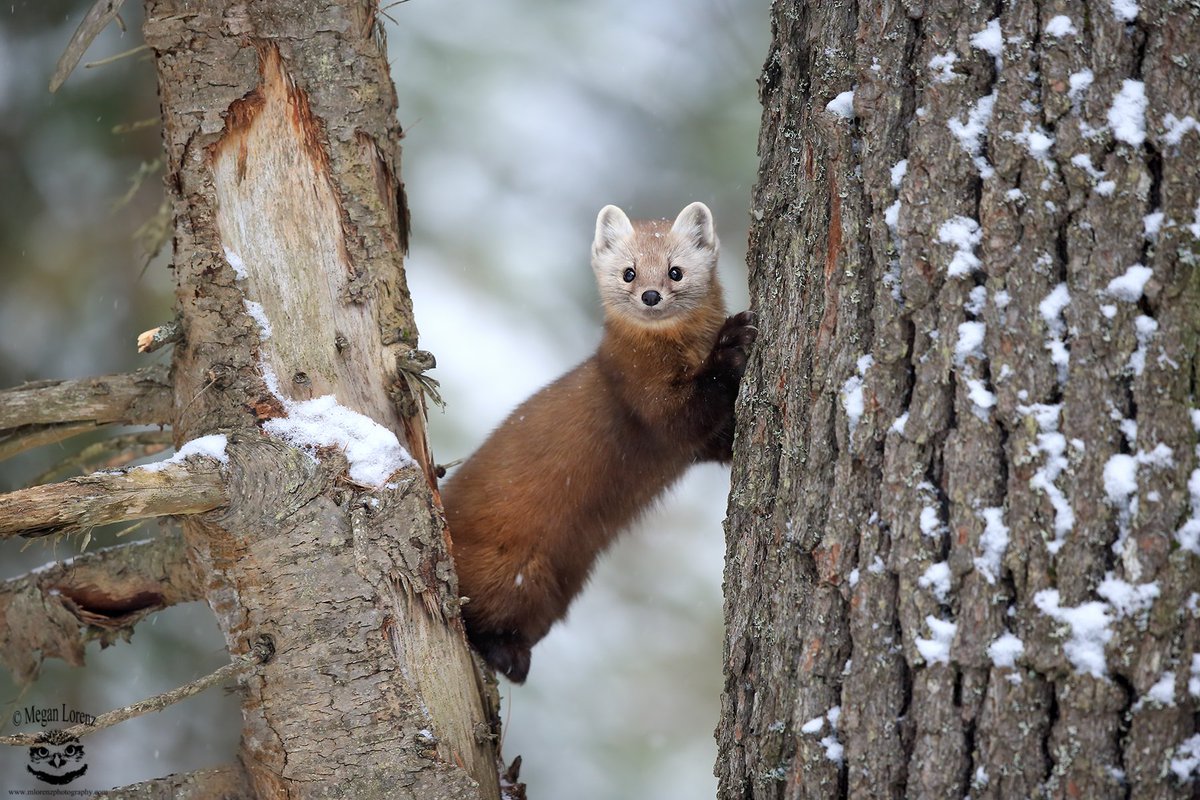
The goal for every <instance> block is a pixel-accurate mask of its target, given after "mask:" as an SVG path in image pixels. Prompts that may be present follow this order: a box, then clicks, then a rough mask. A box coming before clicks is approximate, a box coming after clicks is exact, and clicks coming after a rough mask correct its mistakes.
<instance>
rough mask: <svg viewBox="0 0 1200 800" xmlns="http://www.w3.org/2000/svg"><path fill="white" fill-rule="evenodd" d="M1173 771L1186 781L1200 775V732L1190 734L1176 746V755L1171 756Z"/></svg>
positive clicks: (1182, 780) (1176, 775)
mask: <svg viewBox="0 0 1200 800" xmlns="http://www.w3.org/2000/svg"><path fill="white" fill-rule="evenodd" d="M1171 772H1173V773H1175V777H1176V778H1178V779H1179V780H1180V781H1181V782H1184V783H1187V782H1190V781H1191V780H1192V779H1193V778H1194V777H1196V776H1197V775H1200V733H1197V734H1194V735H1192V736H1189V737H1188V738H1186V739H1184V740H1183V741H1182V742H1180V743H1179V746H1178V747H1176V748H1175V755H1174V756H1172V757H1171Z"/></svg>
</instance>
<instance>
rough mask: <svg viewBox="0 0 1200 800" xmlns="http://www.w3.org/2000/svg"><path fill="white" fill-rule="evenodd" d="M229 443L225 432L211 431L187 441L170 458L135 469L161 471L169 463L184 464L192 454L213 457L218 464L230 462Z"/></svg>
mask: <svg viewBox="0 0 1200 800" xmlns="http://www.w3.org/2000/svg"><path fill="white" fill-rule="evenodd" d="M227 444H229V439H228V438H226V436H225V434H223V433H210V434H209V435H207V436H200V437H198V438H196V439H192V440H191V441H190V442H187V443H186V444H184V445H183V446H182V447H180V448H179V449H178V450H177V451H175V455H173V456H171V457H170V458H164V459H162V460H161V461H152V462H150V463H149V464H142V465H141V466H139V467H134V469H140V470H145V471H146V472H160V471H161V470H163V469H165V468H166V466H167V465H168V464H182V463H183V462H184V461H186V460H187V459H188V458H189V457H190V456H203V457H204V458H211V459H212V460H213V461H216V462H217V463H218V464H228V463H229V456H227V455H226V454H225V446H226V445H227Z"/></svg>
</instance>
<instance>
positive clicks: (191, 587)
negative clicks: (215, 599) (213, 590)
mask: <svg viewBox="0 0 1200 800" xmlns="http://www.w3.org/2000/svg"><path fill="white" fill-rule="evenodd" d="M202 597H203V593H202V589H201V586H200V581H199V579H198V576H197V575H196V574H195V571H194V570H193V569H192V566H191V564H190V563H189V562H188V560H187V556H186V552H185V549H184V543H183V537H182V536H180V535H179V534H177V533H172V534H167V535H164V536H162V537H161V538H158V539H153V540H150V541H144V542H133V543H131V544H127V545H120V546H117V547H108V548H105V549H103V550H98V551H96V552H94V553H85V554H83V555H81V556H77V557H76V558H73V559H71V560H70V561H68V562H64V563H58V564H50V565H48V566H45V567H42V568H41V569H38V570H35V571H33V572H30V573H28V574H26V575H22V576H20V577H17V578H13V579H11V580H8V581H5V582H4V583H3V584H0V661H2V662H3V664H4V666H5V667H7V668H8V669H9V670H11V671H12V674H13V678H14V679H15V680H16V681H17V682H18V683H19V684H24V683H28V682H29V681H32V680H33V679H34V678H36V677H37V673H38V669H39V668H40V667H41V664H42V661H43V659H46V658H50V657H54V658H61V659H63V660H64V661H66V662H67V663H68V664H70V665H72V666H75V667H81V666H83V653H84V647H85V645H86V644H87V642H88V641H89V640H90V639H92V638H98V639H99V640H100V641H101V643H103V644H107V643H108V642H111V641H113V640H115V639H116V638H118V637H128V636H129V635H130V634H131V633H132V632H133V626H134V625H136V624H137V623H138V622H140V621H141V620H143V619H145V618H146V617H147V616H148V615H150V614H152V613H153V612H155V611H159V610H161V609H164V608H167V607H168V606H172V605H175V604H176V603H187V602H190V601H192V600H199V599H201V598H202Z"/></svg>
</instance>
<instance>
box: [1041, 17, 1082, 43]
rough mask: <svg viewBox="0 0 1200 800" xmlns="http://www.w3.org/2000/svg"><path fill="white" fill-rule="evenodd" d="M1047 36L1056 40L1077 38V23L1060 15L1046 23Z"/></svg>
mask: <svg viewBox="0 0 1200 800" xmlns="http://www.w3.org/2000/svg"><path fill="white" fill-rule="evenodd" d="M1045 31H1046V35H1047V36H1053V37H1055V38H1056V39H1064V38H1066V37H1068V36H1077V35H1078V34H1079V31H1077V30H1076V29H1075V23H1074V22H1072V21H1071V18H1070V17H1068V16H1066V15H1065V14H1059V15H1058V16H1056V17H1051V18H1050V21H1049V22H1047V23H1046V28H1045Z"/></svg>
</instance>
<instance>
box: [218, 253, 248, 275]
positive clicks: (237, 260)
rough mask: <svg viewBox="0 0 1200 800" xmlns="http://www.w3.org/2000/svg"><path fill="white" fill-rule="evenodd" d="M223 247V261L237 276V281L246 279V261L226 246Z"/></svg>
mask: <svg viewBox="0 0 1200 800" xmlns="http://www.w3.org/2000/svg"><path fill="white" fill-rule="evenodd" d="M224 249H225V263H227V264H229V266H230V267H231V268H232V269H233V274H234V275H236V276H237V279H238V280H239V281H244V280H246V277H247V276H248V273H247V272H246V262H245V261H242V257H241V256H239V255H238V254H237V253H235V252H233V251H232V250H230V249H229V248H228V247H226V248H224Z"/></svg>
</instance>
